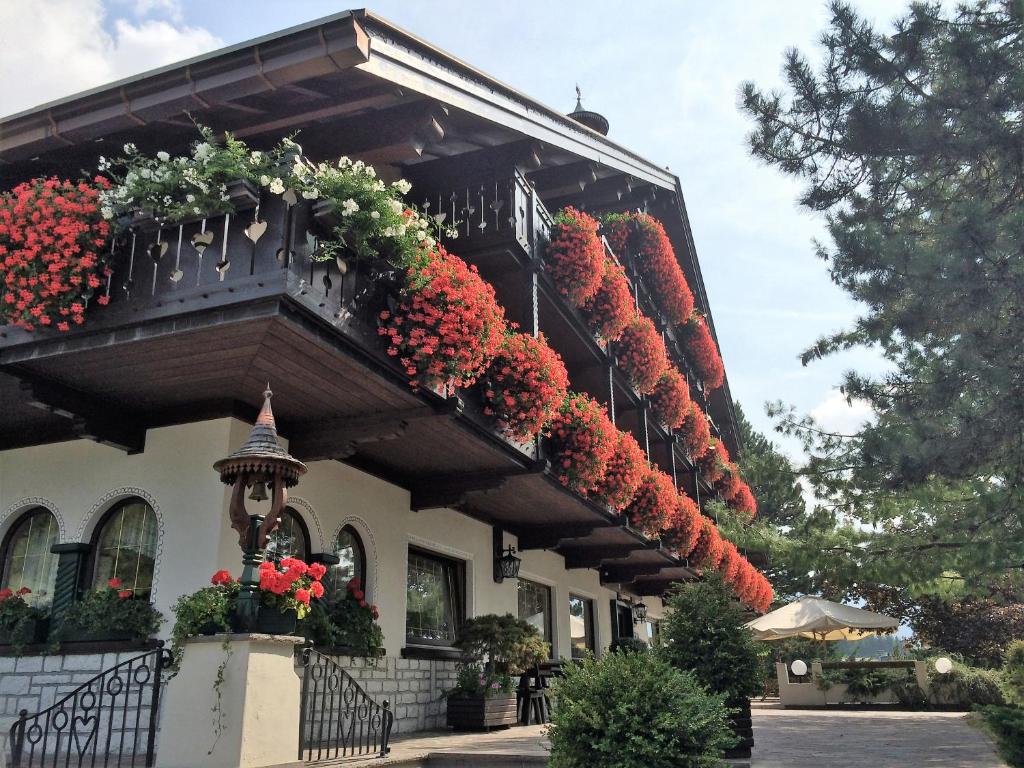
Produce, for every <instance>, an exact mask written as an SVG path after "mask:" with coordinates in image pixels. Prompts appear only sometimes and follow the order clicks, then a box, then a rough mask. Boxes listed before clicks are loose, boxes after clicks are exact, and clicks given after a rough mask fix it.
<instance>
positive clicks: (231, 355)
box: [0, 273, 678, 583]
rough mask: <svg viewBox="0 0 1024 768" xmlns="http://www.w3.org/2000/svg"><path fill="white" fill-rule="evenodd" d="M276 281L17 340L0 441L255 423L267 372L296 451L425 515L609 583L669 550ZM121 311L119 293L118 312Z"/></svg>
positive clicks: (101, 437)
mask: <svg viewBox="0 0 1024 768" xmlns="http://www.w3.org/2000/svg"><path fill="white" fill-rule="evenodd" d="M282 274H284V273H282ZM282 287H284V288H285V289H286V292H287V286H283V285H277V284H274V283H273V281H272V279H263V280H262V285H260V286H258V287H257V288H254V289H253V292H252V294H251V295H250V296H249V297H248V298H246V299H244V300H243V298H242V297H243V295H244V294H242V293H238V292H236V296H235V297H236V298H237V299H238V301H237V303H234V304H225V303H223V300H224V297H220V298H219V300H218V301H219V302H221V303H218V304H217V306H216V308H214V307H210V308H208V309H206V310H204V311H196V312H192V313H189V314H186V315H173V314H167V315H166V316H161V315H160V312H159V311H155V312H148V313H146V317H147V319H145V320H141V321H139V322H136V323H135V324H125V322H124V321H125V318H123V317H120V316H119V315H118V314H117V313H113V310H114V309H115V307H114V306H113V305H112V306H111V307H110V310H111V311H112V314H110V315H98V316H97V317H96V320H95V322H94V321H90V325H89V326H88V330H86V331H83V332H81V333H79V334H77V335H73V336H69V337H64V336H51V337H46V336H45V335H39V336H38V337H36V338H34V339H33V341H32V342H31V343H26V344H17V343H12V344H11V345H10V346H8V347H6V348H4V349H3V350H2V351H0V401H2V402H3V403H4V408H3V409H2V411H0V450H6V449H14V448H18V447H24V446H28V445H33V444H40V443H46V442H55V441H63V440H72V439H92V440H96V441H98V442H102V443H106V444H110V445H114V446H116V447H118V448H121V449H124V450H127V451H131V452H137V451H140V450H144V439H145V431H146V429H149V428H154V427H159V426H165V425H170V424H175V423H185V422H191V421H196V420H200V419H208V418H217V417H223V416H236V417H240V418H243V419H248V420H251V419H252V418H254V416H255V413H256V404H257V403H259V402H260V400H261V392H262V391H263V389H264V388H265V387H266V385H267V383H268V382H269V383H270V385H271V387H272V388H273V390H274V411H275V414H276V416H277V420H278V425H279V429H280V432H281V434H282V435H283V436H284V437H286V438H288V439H289V441H290V448H291V450H292V452H293V453H295V455H296V456H298V457H299V458H301V459H303V460H306V461H316V460H329V459H337V460H341V461H344V462H346V463H349V464H351V465H353V466H355V467H357V468H360V469H362V470H364V471H367V472H370V473H372V474H374V475H376V476H378V477H381V478H382V479H385V480H387V481H389V482H393V483H396V484H398V485H400V486H402V487H405V488H407V489H408V490H409V491H410V492H411V504H412V507H413V509H414V510H422V511H421V512H420V514H430V511H429V510H430V509H433V508H439V507H451V508H456V509H459V510H461V511H463V512H465V513H466V514H468V515H470V516H472V517H475V518H477V519H479V520H482V521H485V522H487V523H491V524H494V525H497V526H500V527H501V528H503V529H505V530H507V531H508V532H510V533H512V534H515V535H518V536H520V537H521V540H522V543H523V545H524V548H526V549H529V548H535V549H536V548H542V549H551V550H554V551H557V552H559V553H560V554H562V555H563V556H564V557H565V558H566V565H567V567H570V568H573V567H583V568H598V569H602V578H603V579H605V580H606V581H608V582H610V583H611V582H614V583H629V582H630V581H631V580H632V578H633V577H634V575H636V574H651V573H657V572H658V571H659V570H660V569H662V568H665V567H674V566H675V564H676V563H677V562H678V561H677V560H676V559H675V558H673V557H672V556H670V555H669V554H667V553H666V552H664V551H662V550H660V549H658V548H657V546H656V545H655V544H652V543H651V542H650V541H648V540H646V539H645V538H644V537H642V536H641V535H640V534H639V533H637V532H636V531H633V530H631V529H629V528H628V527H624V526H623V525H622V524H621V522H620V520H619V519H618V518H617V517H616V516H614V515H613V514H611V513H610V512H609V511H608V510H607V509H606V508H604V507H602V506H600V505H598V504H595V503H593V502H591V501H588V500H586V499H583V498H581V497H579V496H578V495H576V494H574V493H572V492H570V491H568V490H567V489H565V488H564V487H563V486H562V485H561V484H560V483H559V482H558V480H557V478H555V477H554V475H553V474H552V473H551V471H550V469H549V468H548V467H547V465H546V463H545V462H544V461H543V460H540V459H538V455H539V453H538V451H539V449H538V446H536V445H518V444H515V443H512V442H510V441H508V440H506V439H505V438H504V437H502V436H501V435H500V434H498V433H496V432H495V431H494V429H493V427H492V425H491V424H490V423H489V422H488V421H487V420H486V419H485V417H483V416H482V415H481V413H480V410H479V408H478V406H477V404H476V403H474V402H472V399H471V398H472V396H471V395H467V400H466V401H462V400H458V399H455V398H444V397H441V396H439V395H438V394H436V393H434V392H431V391H420V392H414V391H412V390H411V389H410V388H409V385H408V383H407V382H406V381H405V378H404V376H402V374H401V373H400V372H399V371H397V370H396V369H395V368H394V367H393V364H392V363H391V361H390V359H389V358H387V356H386V355H384V354H383V349H382V346H381V344H380V342H379V341H378V339H377V338H376V337H370V336H368V335H367V334H366V332H365V331H363V332H362V335H360V333H358V332H357V331H356V330H355V329H354V328H352V327H348V328H343V327H340V326H338V325H336V326H335V327H334V328H332V327H330V326H328V325H327V324H326V323H325V322H324V319H325V318H323V317H317V315H318V314H321V313H322V314H327V313H328V312H329V310H327V309H321V308H318V307H317V303H316V301H315V298H311V297H309V296H303V295H299V296H289V295H281V294H278V295H273V294H274V291H277V290H279V289H280V288H282ZM186 296H187V294H183V298H185V297H186ZM192 300H193V299H185V301H186V302H187V301H192ZM194 301H195V302H196V304H197V305H201V304H202V297H195V298H194ZM206 301H207V302H211V301H214V298H211V297H209V296H207V299H206ZM131 311H132V310H131V306H130V304H128V303H125V304H124V305H123V306H122V308H121V309H120V310H119V313H121V314H126V313H130V312H131ZM18 333H20V332H18V331H8V334H10V335H9V336H8V338H7V341H8V342H16V341H17V340H18V339H17V334H18Z"/></svg>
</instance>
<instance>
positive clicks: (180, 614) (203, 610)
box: [171, 581, 238, 669]
mask: <svg viewBox="0 0 1024 768" xmlns="http://www.w3.org/2000/svg"><path fill="white" fill-rule="evenodd" d="M237 597H238V583H237V582H235V581H231V582H228V583H226V584H219V585H215V586H210V587H203V588H202V589H200V590H198V591H196V592H193V593H192V594H190V595H182V596H181V597H179V598H178V599H177V600H176V601H175V603H174V605H173V606H171V610H172V611H173V612H174V628H173V629H172V630H171V666H172V667H174V668H175V669H177V668H178V665H179V664H180V663H181V657H182V654H183V653H184V652H185V641H186V640H188V639H189V638H190V637H198V636H199V635H204V634H214V633H217V632H228V631H230V629H231V614H232V613H233V611H234V608H235V601H236V599H237Z"/></svg>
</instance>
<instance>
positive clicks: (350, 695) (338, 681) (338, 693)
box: [299, 648, 395, 762]
mask: <svg viewBox="0 0 1024 768" xmlns="http://www.w3.org/2000/svg"><path fill="white" fill-rule="evenodd" d="M302 667H303V672H302V699H301V704H300V706H301V709H300V712H299V759H300V760H305V761H307V762H315V761H318V760H335V759H337V758H340V757H355V756H358V755H373V754H377V755H380V756H381V757H386V756H387V754H388V752H389V751H390V748H389V747H388V742H389V740H390V739H391V727H392V726H393V725H394V720H395V717H394V714H393V713H392V711H391V705H390V703H389V702H387V701H385V702H384V703H383V704H378V703H377V702H375V701H374V700H373V699H371V698H370V697H369V696H368V695H367V693H366V691H364V690H363V689H362V688H361V687H360V686H359V683H357V682H356V681H355V680H354V679H353V678H352V677H351V675H349V674H348V673H347V672H346V671H345V670H344V669H343V668H342V667H341V666H340V665H339V664H337V663H336V662H335V661H334V660H333V659H331V658H330V657H329V656H325V655H323V654H322V653H318V652H317V651H315V650H313V649H312V648H306V649H305V650H304V651H303V652H302Z"/></svg>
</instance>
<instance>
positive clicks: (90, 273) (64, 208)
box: [0, 177, 110, 331]
mask: <svg viewBox="0 0 1024 768" xmlns="http://www.w3.org/2000/svg"><path fill="white" fill-rule="evenodd" d="M97 179H98V180H97V181H95V182H87V181H81V182H78V183H75V182H71V181H59V180H57V179H56V178H49V179H43V178H38V179H33V180H31V181H27V182H25V183H23V184H19V185H18V186H17V187H15V188H14V189H12V190H10V191H7V192H4V193H2V194H0V295H2V296H3V301H0V325H14V326H19V327H21V328H24V329H26V330H33V329H34V328H36V327H37V326H43V327H56V328H57V329H58V330H60V331H67V330H69V329H70V328H71V323H69V322H68V321H67V320H59V318H62V317H70V318H71V321H73V322H74V323H75V324H76V325H77V324H81V323H82V322H84V317H83V313H84V312H85V306H86V303H87V302H88V300H89V298H90V297H91V296H92V295H93V290H94V289H95V288H96V287H97V286H98V285H99V283H100V281H99V275H100V274H101V273H102V270H103V269H104V267H105V265H104V262H103V258H104V257H103V255H102V254H104V253H105V251H106V247H105V246H106V241H107V237H108V235H109V234H110V225H109V224H108V223H107V222H106V221H104V220H103V219H102V217H101V216H100V212H99V192H100V189H101V188H106V186H107V182H106V180H105V179H102V177H97Z"/></svg>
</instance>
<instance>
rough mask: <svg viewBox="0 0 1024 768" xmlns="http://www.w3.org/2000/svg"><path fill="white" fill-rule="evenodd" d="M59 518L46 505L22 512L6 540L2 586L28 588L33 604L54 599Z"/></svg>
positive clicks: (4, 587)
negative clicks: (52, 550)
mask: <svg viewBox="0 0 1024 768" xmlns="http://www.w3.org/2000/svg"><path fill="white" fill-rule="evenodd" d="M57 533H58V531H57V519H56V518H55V517H54V516H53V513H52V512H50V510H48V509H46V507H36V508H35V509H30V510H29V511H28V512H26V513H25V514H23V515H22V516H21V517H20V518H19V519H18V521H17V522H16V523H15V524H14V525H13V526H12V527H11V530H10V532H8V534H7V537H6V538H5V540H4V547H3V572H2V575H3V578H2V580H0V589H11V590H14V591H17V590H19V589H21V588H23V587H26V588H28V589H30V590H32V591H31V593H30V594H27V595H25V600H26V602H28V603H30V604H31V605H46V604H47V603H49V602H50V600H52V599H53V584H54V582H55V581H56V579H57V556H56V555H55V554H53V553H52V552H51V551H50V547H52V546H53V545H54V544H56V543H57Z"/></svg>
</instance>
